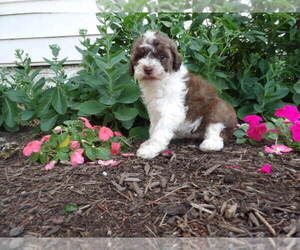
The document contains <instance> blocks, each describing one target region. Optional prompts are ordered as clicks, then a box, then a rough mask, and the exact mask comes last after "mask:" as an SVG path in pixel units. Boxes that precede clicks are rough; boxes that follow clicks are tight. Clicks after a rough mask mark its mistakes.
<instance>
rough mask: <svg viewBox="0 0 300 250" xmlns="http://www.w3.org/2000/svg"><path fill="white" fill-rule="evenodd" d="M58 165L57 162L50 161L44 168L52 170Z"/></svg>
mask: <svg viewBox="0 0 300 250" xmlns="http://www.w3.org/2000/svg"><path fill="white" fill-rule="evenodd" d="M56 163H57V161H50V162H49V163H48V164H46V166H45V167H44V168H45V169H46V170H51V169H52V168H54V166H55V164H56Z"/></svg>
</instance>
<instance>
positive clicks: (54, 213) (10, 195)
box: [0, 131, 300, 237]
mask: <svg viewBox="0 0 300 250" xmlns="http://www.w3.org/2000/svg"><path fill="white" fill-rule="evenodd" d="M0 137H4V138H6V140H8V141H16V142H17V143H18V145H19V147H20V150H18V151H17V152H16V153H15V154H14V155H13V156H12V157H10V158H9V159H6V160H3V159H2V160H1V159H0V166H1V168H0V171H1V173H0V198H1V201H0V220H1V222H0V236H1V237H8V236H10V237H14V236H37V237H194V236H197V237H199V236H200V237H207V236H212V237H274V236H294V237H299V236H300V155H299V153H295V152H291V153H287V154H285V155H281V156H275V157H274V158H273V159H271V158H269V157H267V156H265V157H262V156H259V155H258V153H259V152H261V151H262V150H263V145H258V146H250V145H237V144H235V143H234V142H233V141H232V142H230V143H229V145H227V147H225V149H224V150H223V151H222V152H213V153H203V152H200V151H199V149H198V143H196V142H194V141H179V142H174V143H172V144H171V145H170V148H169V149H170V150H172V151H173V152H174V154H173V156H171V157H166V156H162V155H161V156H158V157H156V158H155V159H152V160H144V159H140V158H137V157H129V158H124V157H120V156H118V157H116V158H117V159H121V160H123V162H122V163H121V164H120V165H118V166H115V167H103V166H100V165H81V166H76V167H72V166H67V165H60V166H56V167H55V168H54V169H52V170H50V171H47V170H44V168H43V166H41V165H37V164H31V163H30V162H29V161H28V160H27V159H26V158H25V157H23V156H22V153H21V152H22V151H21V148H22V147H23V146H24V145H25V144H26V143H27V142H28V141H29V140H31V139H32V138H33V137H32V135H31V134H30V131H23V132H19V133H14V134H9V133H6V132H0ZM138 144H139V143H136V145H134V146H133V148H132V152H135V150H136V148H137V147H138ZM267 163H269V164H272V166H273V168H272V169H273V173H272V174H266V173H261V172H257V170H258V169H259V168H260V167H261V166H262V165H264V164H267ZM68 205H69V206H68ZM70 205H74V206H73V207H72V206H70ZM66 206H67V207H69V208H70V207H71V208H74V209H73V210H76V211H73V212H72V211H69V212H66Z"/></svg>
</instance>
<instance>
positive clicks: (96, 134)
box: [23, 120, 129, 166]
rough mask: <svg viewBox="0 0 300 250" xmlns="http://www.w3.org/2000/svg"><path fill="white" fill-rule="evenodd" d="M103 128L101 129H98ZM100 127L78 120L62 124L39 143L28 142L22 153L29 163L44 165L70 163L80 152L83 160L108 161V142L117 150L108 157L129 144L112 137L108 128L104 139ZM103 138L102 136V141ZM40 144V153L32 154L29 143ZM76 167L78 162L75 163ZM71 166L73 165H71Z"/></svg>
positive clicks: (121, 137)
mask: <svg viewBox="0 0 300 250" xmlns="http://www.w3.org/2000/svg"><path fill="white" fill-rule="evenodd" d="M101 128H103V127H101ZM101 128H100V126H91V127H85V126H84V123H83V122H82V121H81V120H68V121H64V123H63V125H61V126H58V127H56V128H55V129H54V130H53V131H52V134H51V135H47V136H44V137H43V138H42V139H41V140H39V141H33V142H29V143H28V144H27V146H26V147H25V149H24V151H23V153H24V155H26V156H30V160H31V161H32V162H36V161H37V162H40V163H42V164H46V163H49V162H55V163H54V165H55V164H57V163H58V162H60V163H66V162H69V161H70V162H71V164H72V165H74V164H75V163H74V162H73V163H72V159H71V157H72V155H73V154H74V152H76V151H77V150H82V153H81V154H82V157H84V159H85V160H84V161H86V159H87V160H88V161H94V160H96V159H101V160H109V159H110V158H111V149H112V143H117V144H119V146H120V148H119V149H118V150H117V151H114V152H113V153H112V154H118V153H119V152H120V151H124V150H125V151H126V150H127V145H129V141H128V140H127V139H126V138H125V137H124V136H116V135H114V133H113V132H112V131H111V130H110V129H109V128H107V127H106V128H105V131H109V136H107V134H106V132H105V131H102V130H101ZM103 136H106V137H105V138H103ZM34 143H37V144H39V143H40V144H41V146H40V150H38V152H37V151H33V149H34V147H33V145H32V144H34ZM76 165H78V163H76ZM74 166H75V165H74Z"/></svg>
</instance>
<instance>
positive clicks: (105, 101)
mask: <svg viewBox="0 0 300 250" xmlns="http://www.w3.org/2000/svg"><path fill="white" fill-rule="evenodd" d="M99 102H101V103H102V104H105V105H108V106H112V105H114V104H115V103H116V99H115V98H114V97H112V96H106V95H102V96H101V97H100V98H99Z"/></svg>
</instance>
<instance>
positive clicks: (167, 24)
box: [160, 21, 172, 28]
mask: <svg viewBox="0 0 300 250" xmlns="http://www.w3.org/2000/svg"><path fill="white" fill-rule="evenodd" d="M160 22H161V23H162V24H163V25H164V26H166V27H168V28H170V27H172V23H171V22H169V21H160Z"/></svg>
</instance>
